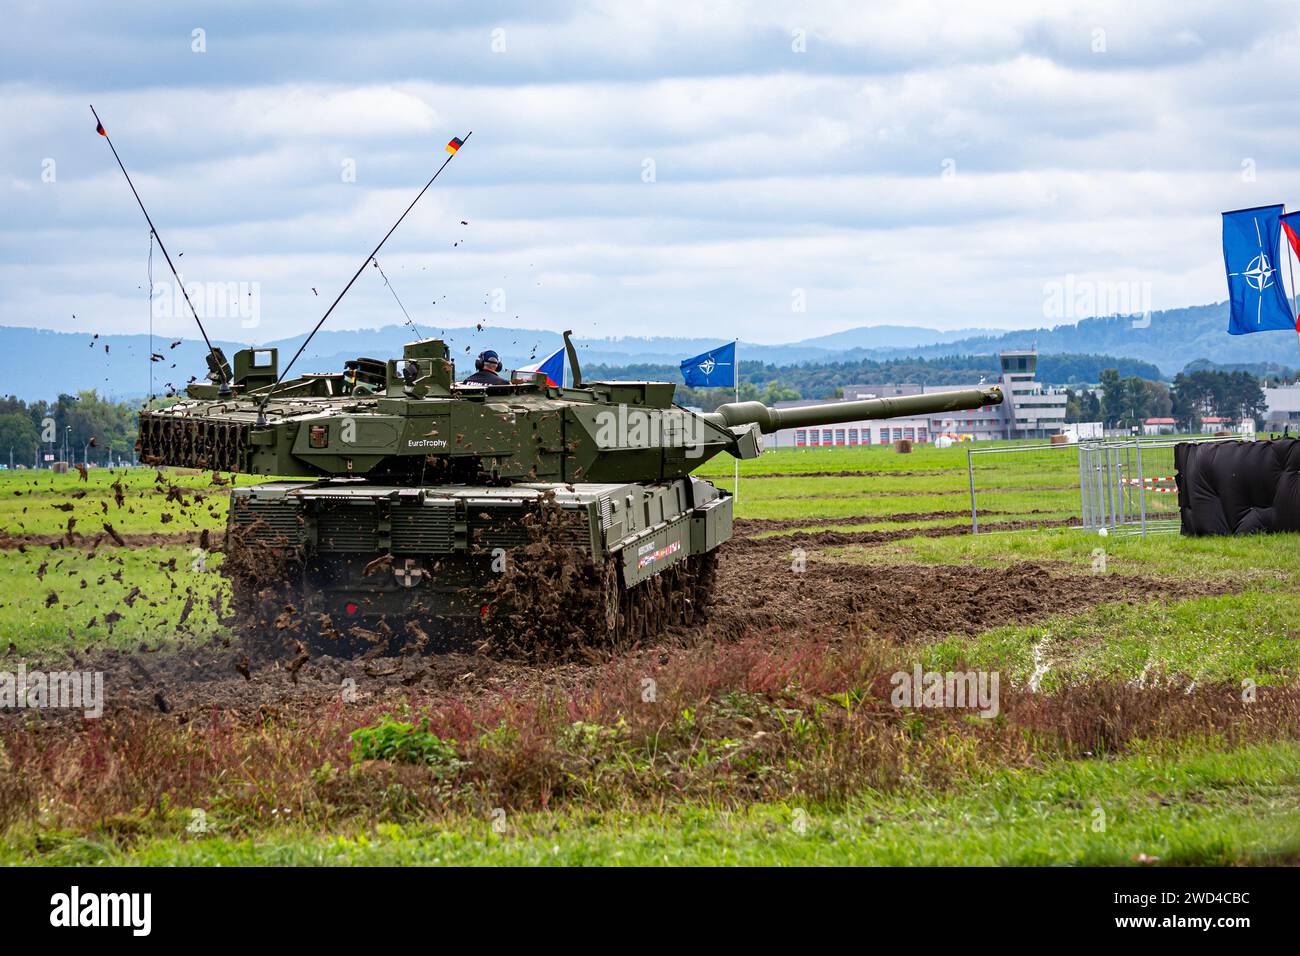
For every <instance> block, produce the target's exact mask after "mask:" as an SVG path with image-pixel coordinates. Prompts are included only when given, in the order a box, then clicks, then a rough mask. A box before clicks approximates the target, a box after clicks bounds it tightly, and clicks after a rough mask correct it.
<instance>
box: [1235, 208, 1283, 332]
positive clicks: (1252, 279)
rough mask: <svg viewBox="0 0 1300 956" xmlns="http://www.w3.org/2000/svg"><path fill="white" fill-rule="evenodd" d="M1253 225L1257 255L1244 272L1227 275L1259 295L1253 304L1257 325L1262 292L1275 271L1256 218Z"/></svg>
mask: <svg viewBox="0 0 1300 956" xmlns="http://www.w3.org/2000/svg"><path fill="white" fill-rule="evenodd" d="M1254 223H1255V239H1256V240H1257V241H1258V242H1259V255H1257V256H1256V257H1255V258H1254V259H1251V260H1250V265H1248V266H1246V268H1245V270H1244V271H1242V272H1229V273H1228V275H1232V276H1241V277H1242V278H1243V279H1245V280H1246V285H1248V286H1250V287H1251V288H1252V289H1254V290H1255V291H1256V292H1258V293H1260V297H1259V299H1258V300H1257V301H1256V302H1255V324H1256V325H1259V324H1260V322H1261V321H1262V320H1263V319H1262V316H1263V308H1264V296H1263V292H1264V290H1265V289H1267V288H1269V287H1270V286H1272V285H1273V276H1274V274H1275V273H1276V270H1275V269H1274V268H1273V263H1271V262H1270V261H1269V258H1268V253H1267V252H1265V251H1264V237H1263V236H1261V235H1260V232H1259V219H1258V218H1256V219H1255V220H1254Z"/></svg>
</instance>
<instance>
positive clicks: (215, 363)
mask: <svg viewBox="0 0 1300 956" xmlns="http://www.w3.org/2000/svg"><path fill="white" fill-rule="evenodd" d="M90 112H91V113H93V114H94V116H95V132H96V133H98V134H99V135H100V136H102V137H104V139H105V140H107V141H108V148H109V149H111V150H112V151H113V158H114V159H116V160H117V166H118V169H120V170H122V175H123V176H125V177H126V184H127V185H128V186H130V187H131V195H133V196H135V201H136V203H137V204H138V205H139V206H140V211H141V212H142V213H144V221H145V222H147V223H149V232H150V233H152V234H153V237H154V238H155V239H157V240H158V248H159V249H161V250H162V254H163V258H165V259H166V260H167V266H168V267H169V268H170V269H171V270H172V275H173V276H175V278H176V284H177V285H178V286H180V290H181V295H183V296H185V304H186V305H188V306H189V307H190V314H191V315H193V316H194V321H195V322H197V323H198V326H199V331H200V332H201V333H203V341H204V343H205V344H206V345H207V346H208V354H209V355H211V356H212V367H213V368H214V369H215V370H216V373H217V375H218V376H219V377H220V379H221V384H220V387H219V388H218V390H217V394H218V395H219V396H220V397H222V398H225V397H227V396H229V395H230V382H229V381H228V380H227V379H226V369H225V363H224V362H222V361H221V358H220V356H218V355H217V350H216V349H215V348H213V346H212V340H211V339H210V338H208V330H207V329H205V328H204V327H203V320H202V319H200V318H199V313H198V310H197V309H195V308H194V303H193V302H191V301H190V294H189V293H188V292H186V291H185V283H184V282H182V281H181V277H180V274H179V273H178V272H177V271H176V266H175V265H173V264H172V257H171V255H170V254H168V252H167V247H166V246H165V245H163V241H162V236H160V235H158V230H157V229H156V228H155V227H154V224H153V219H151V218H150V217H149V210H148V209H145V208H144V201H143V200H142V199H141V198H140V194H139V193H138V192H137V191H136V188H135V183H133V182H131V174H130V173H128V172H127V171H126V167H125V166H124V165H122V157H121V156H119V155H117V147H115V146H114V145H113V140H112V139H110V138H109V135H108V131H107V130H106V129H104V121H103V120H101V119H100V118H99V114H98V113H96V112H95V107H94V104H91V107H90ZM444 165H445V164H444ZM149 295H150V297H152V296H153V289H150V290H149ZM149 314H150V316H152V315H153V307H152V305H151V306H150V312H149ZM149 362H150V369H151V370H152V367H153V358H152V357H151V358H150V359H149Z"/></svg>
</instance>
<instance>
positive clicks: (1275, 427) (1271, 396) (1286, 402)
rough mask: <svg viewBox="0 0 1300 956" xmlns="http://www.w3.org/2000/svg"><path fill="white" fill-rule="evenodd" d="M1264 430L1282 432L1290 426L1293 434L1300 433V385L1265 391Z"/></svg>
mask: <svg viewBox="0 0 1300 956" xmlns="http://www.w3.org/2000/svg"><path fill="white" fill-rule="evenodd" d="M1264 401H1265V402H1267V403H1268V410H1267V411H1265V412H1264V429H1265V430H1266V431H1277V432H1280V431H1282V429H1284V428H1286V427H1287V426H1288V425H1289V426H1290V427H1291V431H1292V432H1300V385H1283V386H1282V387H1280V388H1266V389H1264Z"/></svg>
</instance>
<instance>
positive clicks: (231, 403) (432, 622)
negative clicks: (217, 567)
mask: <svg viewBox="0 0 1300 956" xmlns="http://www.w3.org/2000/svg"><path fill="white" fill-rule="evenodd" d="M564 339H565V346H566V349H567V353H568V359H569V366H570V369H571V371H572V375H573V384H572V386H569V387H563V386H556V385H554V384H552V383H550V382H549V381H548V380H547V378H546V376H545V375H542V374H539V373H528V374H526V375H524V376H522V380H517V381H513V382H511V383H510V384H507V385H486V386H484V385H469V384H457V382H456V373H455V367H454V364H453V362H452V359H451V355H450V353H449V351H448V348H447V346H446V344H445V343H444V342H442V341H440V340H438V339H428V340H424V341H419V342H413V343H410V344H408V345H407V346H406V347H405V348H404V350H403V355H402V357H401V358H399V359H388V360H375V359H368V358H358V359H356V360H355V361H350V362H347V363H346V364H345V367H344V368H343V369H341V370H339V371H337V372H331V373H325V374H310V375H303V376H300V377H298V378H295V379H292V380H286V381H284V382H280V383H279V384H276V382H277V379H278V354H277V352H276V350H275V349H247V350H243V351H240V352H237V353H236V354H235V355H234V362H233V368H232V367H229V366H227V364H226V359H225V356H224V355H222V354H221V353H220V350H214V353H213V355H212V356H211V357H210V359H209V366H210V371H211V374H210V376H209V378H210V379H211V383H210V384H209V383H197V384H193V385H190V386H189V387H188V388H187V397H186V398H185V399H184V400H182V401H179V402H177V403H176V404H173V405H171V406H170V407H167V408H165V409H161V410H153V411H147V412H144V413H142V414H141V417H140V440H139V445H138V450H139V452H140V455H141V458H142V459H143V460H144V461H146V462H148V463H150V464H155V465H170V466H176V467H183V468H197V469H206V470H212V471H214V472H225V473H235V474H243V475H256V476H264V477H267V478H272V479H273V480H268V481H265V482H263V483H260V484H252V485H246V486H245V485H242V484H241V485H240V486H238V487H232V491H231V493H230V509H229V517H228V526H227V532H226V543H225V552H226V554H225V559H224V561H223V565H222V570H223V573H224V574H226V576H227V577H228V578H229V579H230V582H231V588H232V607H233V608H234V613H235V615H236V617H237V619H238V620H239V623H240V624H241V625H242V626H243V627H245V628H246V629H248V630H249V631H250V632H257V633H261V632H263V631H265V630H266V629H270V630H271V631H273V632H276V633H284V634H286V635H288V636H291V637H294V638H296V639H299V640H302V641H304V642H305V644H306V645H310V646H311V647H313V648H314V649H316V650H325V651H328V652H331V653H343V654H349V655H355V654H357V653H368V652H369V650H370V649H371V648H380V649H389V650H391V649H394V648H397V647H402V648H406V650H404V652H409V650H410V648H409V647H408V645H410V646H414V647H415V648H417V649H419V650H421V651H424V650H436V649H439V648H440V647H442V646H443V645H446V644H449V643H454V642H458V641H461V640H465V639H468V640H472V641H477V642H484V641H486V642H488V643H495V644H497V645H500V644H518V645H528V646H530V647H534V648H535V647H539V646H548V645H549V646H567V645H574V646H576V645H579V644H602V643H611V642H614V643H617V642H628V641H636V640H640V639H644V638H647V637H649V636H652V635H653V634H655V633H657V632H658V631H660V630H662V629H663V628H665V627H667V626H670V625H672V624H691V623H694V622H696V621H699V620H700V619H701V618H702V617H703V616H704V615H705V614H706V613H707V609H708V605H709V602H710V600H711V597H712V590H713V584H714V570H715V559H716V556H717V553H718V549H719V548H720V547H722V546H723V545H724V544H725V543H726V541H727V540H728V539H729V538H730V537H731V533H732V500H731V496H730V494H729V493H728V492H726V491H723V490H721V489H719V488H716V487H714V486H713V485H712V484H710V483H709V482H707V481H703V480H701V479H699V478H696V477H693V476H692V474H691V473H692V472H693V471H695V470H696V469H697V468H699V466H700V465H702V464H704V463H705V462H707V461H708V460H710V459H711V458H714V457H715V456H717V455H719V454H722V453H726V454H729V455H732V456H734V457H736V458H740V459H749V458H754V457H756V456H758V455H759V454H761V453H762V451H763V438H762V436H763V435H765V434H770V433H772V432H775V431H777V430H779V429H782V428H790V427H805V426H820V425H832V424H836V423H843V422H851V421H860V420H863V419H872V418H891V417H895V416H900V415H917V414H939V413H944V412H951V411H957V410H961V409H972V408H979V407H981V406H987V405H996V404H999V403H1000V402H1001V401H1002V394H1001V392H1000V390H999V389H997V388H996V387H990V388H977V389H965V390H960V391H951V392H937V393H928V394H923V395H912V396H904V397H899V398H877V399H869V400H865V401H854V402H835V403H831V404H824V405H812V406H803V407H799V408H791V409H777V408H769V407H767V406H765V405H763V404H761V403H759V402H738V403H733V404H727V405H723V406H721V407H720V408H718V410H717V411H715V412H710V413H696V412H692V411H689V410H687V409H685V408H682V407H680V406H678V405H676V404H674V401H673V399H674V391H675V386H674V385H673V384H671V383H664V382H640V381H601V382H584V381H583V379H582V374H581V369H580V367H579V365H578V361H577V355H576V351H575V349H574V347H573V345H572V343H571V342H570V340H569V333H567V332H566V333H565V335H564Z"/></svg>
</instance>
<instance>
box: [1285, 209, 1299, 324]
mask: <svg viewBox="0 0 1300 956" xmlns="http://www.w3.org/2000/svg"><path fill="white" fill-rule="evenodd" d="M1282 215H1283V216H1285V215H1286V206H1285V205H1284V206H1283V207H1282ZM1282 230H1283V235H1282V238H1283V239H1284V240H1285V241H1286V271H1287V272H1289V273H1290V274H1291V313H1292V315H1293V316H1295V318H1296V325H1295V333H1296V347H1297V348H1300V296H1298V295H1297V294H1296V287H1295V261H1294V259H1295V251H1294V250H1293V249H1292V248H1291V240H1290V239H1288V238H1287V236H1286V230H1287V226H1286V224H1285V223H1283V224H1282Z"/></svg>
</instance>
